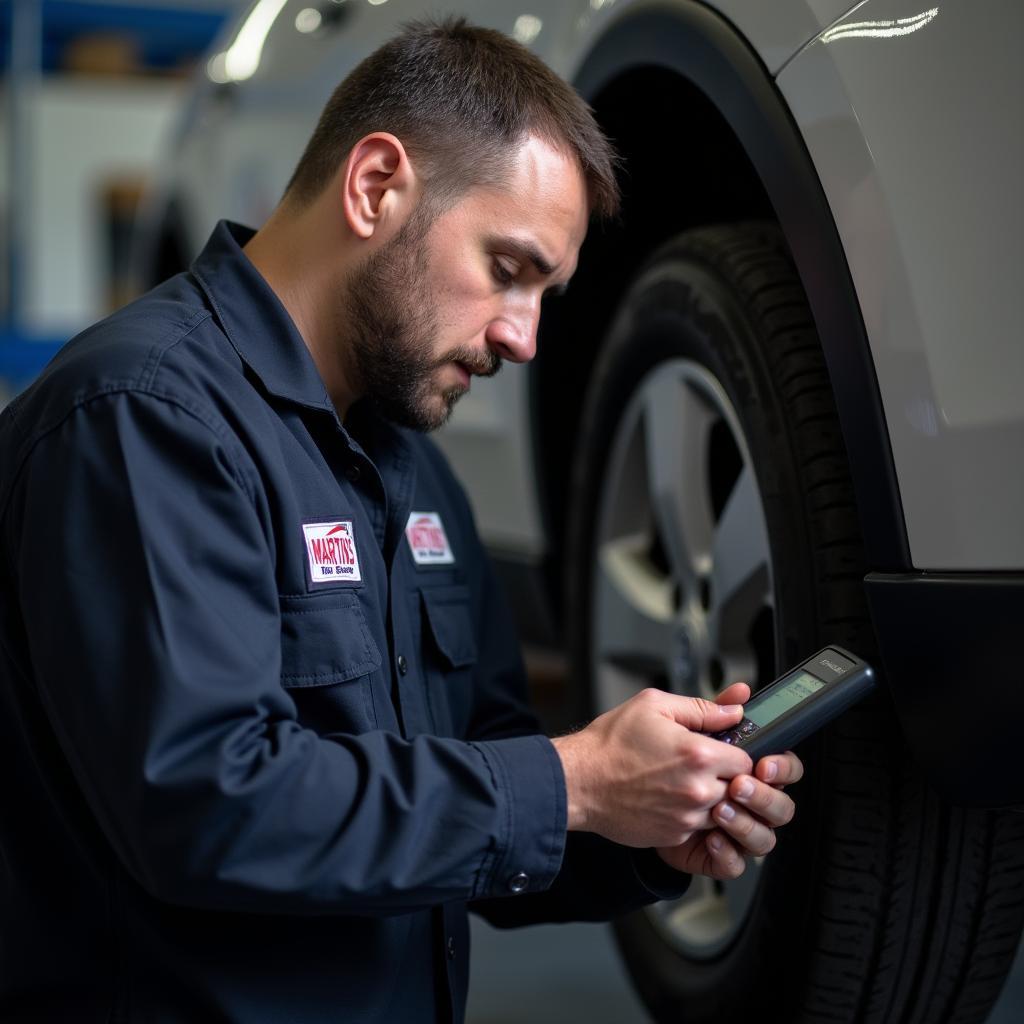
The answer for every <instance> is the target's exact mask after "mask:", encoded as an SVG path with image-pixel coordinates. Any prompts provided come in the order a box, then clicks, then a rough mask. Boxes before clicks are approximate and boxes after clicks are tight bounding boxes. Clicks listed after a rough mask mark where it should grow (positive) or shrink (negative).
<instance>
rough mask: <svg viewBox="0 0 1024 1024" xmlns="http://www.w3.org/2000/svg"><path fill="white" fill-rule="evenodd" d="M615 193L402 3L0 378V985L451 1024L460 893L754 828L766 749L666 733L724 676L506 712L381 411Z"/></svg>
mask: <svg viewBox="0 0 1024 1024" xmlns="http://www.w3.org/2000/svg"><path fill="white" fill-rule="evenodd" d="M615 202H616V193H615V185H614V177H613V173H612V154H611V151H610V149H609V147H608V144H607V142H606V141H605V140H604V139H603V138H602V137H601V135H600V132H599V131H598V130H597V128H596V126H595V124H594V122H593V121H592V119H591V117H590V114H589V112H588V111H587V109H586V107H585V106H584V105H583V104H582V102H581V101H580V100H579V99H578V98H577V97H576V96H575V95H574V94H573V93H572V92H571V90H570V89H569V88H568V87H567V86H565V85H564V84H563V83H561V82H560V81H559V79H557V77H556V76H554V75H553V74H552V73H551V72H550V71H549V70H548V69H547V68H546V67H544V65H543V64H541V63H540V62H539V61H538V60H537V59H536V58H534V57H532V56H531V55H530V54H529V53H528V52H527V51H525V50H524V49H522V48H521V47H519V46H518V45H516V44H514V43H512V42H511V41H510V40H508V39H506V38H505V37H503V36H501V35H499V34H498V33H494V32H488V31H481V30H477V29H473V28H471V27H468V26H466V25H465V24H463V23H459V22H450V23H445V24H442V25H419V26H413V27H411V28H410V29H409V30H408V31H406V32H405V33H404V34H403V35H402V36H400V37H398V38H397V39H396V40H393V41H392V42H391V43H389V44H387V45H386V46H385V47H383V48H382V49H381V50H380V51H378V52H377V53H376V54H374V55H373V56H371V57H370V58H368V59H367V60H366V61H365V62H364V63H363V64H362V65H360V67H359V68H357V69H356V70H355V71H354V72H353V74H352V75H351V76H350V77H349V78H348V79H347V80H346V81H345V82H343V83H342V85H341V86H340V87H339V89H338V91H337V92H336V93H335V95H334V97H333V98H332V99H331V101H330V102H329V104H328V106H327V108H326V110H325V111H324V114H323V117H322V119H321V122H320V124H319V126H318V128H317V130H316V132H315V134H314V136H313V138H312V140H311V142H310V144H309V147H308V149H307V151H306V153H305V155H304V156H303V158H302V161H301V162H300V164H299V167H298V169H297V171H296V173H295V176H294V178H293V180H292V182H291V183H290V185H289V187H288V190H287V193H286V195H285V197H284V199H283V201H282V203H281V205H280V207H279V208H278V210H277V211H276V212H275V213H274V215H273V216H272V217H271V218H270V220H269V221H268V223H267V224H266V225H265V226H264V227H263V229H262V230H260V231H259V232H258V233H256V234H255V235H254V234H253V233H252V232H251V231H248V230H246V229H243V228H240V227H238V226H236V225H229V224H226V223H222V224H221V225H219V226H218V228H217V230H216V231H215V232H214V235H213V237H212V238H211V240H210V242H209V243H208V245H207V247H206V249H205V250H204V252H203V254H202V255H201V256H200V257H199V259H198V260H197V261H196V263H195V264H194V266H193V268H192V270H191V271H190V272H189V273H187V274H183V275H179V276H178V277H176V278H173V279H172V280H170V281H169V282H167V283H165V284H164V285H162V286H161V287H159V288H157V289H156V290H155V291H153V292H152V293H150V294H149V295H147V296H145V297H143V298H142V299H141V300H139V301H138V302H136V303H134V304H133V305H131V306H129V307H127V308H126V309H124V310H122V311H120V312H119V313H117V314H115V315H114V316H113V317H111V318H109V319H108V320H106V321H105V322H103V323H101V324H99V325H97V326H95V327H93V328H91V329H90V330H88V331H86V332H85V333H84V334H82V335H80V336H79V337H78V338H76V339H75V340H73V341H72V342H71V343H69V345H68V346H67V347H66V348H65V349H64V350H63V352H62V353H61V354H60V355H59V356H58V357H57V359H56V360H55V361H54V362H53V363H52V364H51V366H50V367H48V368H47V370H46V371H45V372H44V373H43V375H42V377H41V378H40V380H39V381H38V382H37V383H36V384H35V385H34V386H33V387H32V388H31V389H30V390H29V391H28V392H27V393H26V394H24V395H22V396H20V397H19V399H18V400H16V401H15V402H14V403H12V405H11V406H10V407H9V408H8V409H7V410H5V412H4V413H3V416H2V420H0V480H2V484H0V526H2V545H3V553H4V558H3V561H2V565H3V569H2V571H3V573H4V579H3V586H2V589H0V593H2V598H0V600H2V611H3V623H2V634H0V638H2V643H0V652H2V653H0V657H2V662H0V664H2V671H3V677H2V678H3V690H2V692H3V719H2V723H0V729H2V730H3V732H2V742H0V750H2V754H0V757H2V758H3V763H2V767H3V771H2V773H0V777H2V779H3V787H4V790H3V808H4V810H3V816H2V824H0V829H2V832H0V837H2V847H0V852H2V855H3V856H2V860H0V870H2V872H3V874H2V878H3V888H2V893H3V896H2V900H3V904H2V908H0V919H2V921H3V926H2V927H3V945H2V953H0V957H2V960H0V965H2V968H0V969H2V975H0V985H2V995H0V1017H2V1018H3V1019H4V1020H5V1021H33V1022H34V1021H39V1020H70V1019H73V1020H75V1021H77V1022H86V1021H100V1020H103V1021H108V1020H118V1021H161V1022H163V1021H168V1022H170V1021H174V1022H190V1024H192V1022H201V1021H220V1020H231V1021H261V1022H262V1021H267V1022H278V1021H296V1022H302V1024H315V1022H319V1021H339V1020H343V1021H358V1022H368V1021H421V1020H422V1021H426V1020H456V1021H457V1020H460V1019H461V1018H462V1015H463V1008H464V1003H465V990H466V981H467V972H468V929H467V924H466V921H467V917H466V909H467V904H469V905H470V906H472V908H473V909H475V910H477V911H479V912H480V913H482V914H484V915H485V916H487V917H488V918H489V919H490V920H492V921H494V922H495V923H498V924H521V923H527V922H530V921H542V920H568V919H573V918H606V917H608V916H610V915H613V914H616V913H620V912H623V911H626V910H630V909H634V908H636V907H639V906H642V905H644V904H645V903H649V902H652V901H654V900H656V899H658V898H660V897H674V896H678V895H680V894H681V893H682V892H683V891H684V890H685V888H686V884H687V875H686V874H685V873H687V872H690V873H692V872H703V873H706V874H710V875H713V876H714V877H717V878H731V877H735V876H736V875H738V874H739V873H740V872H741V871H742V869H743V858H744V856H745V855H746V854H762V853H766V852H768V851H769V850H770V849H771V847H772V845H773V842H774V838H773V833H772V828H773V827H774V826H776V825H780V824H783V823H784V822H785V821H787V820H788V819H789V817H790V816H791V814H792V811H793V805H792V801H791V800H790V798H789V797H788V796H787V795H786V794H785V793H783V792H782V791H781V788H780V787H781V786H782V785H784V784H785V783H788V782H792V781H795V780H796V779H797V778H798V777H799V775H800V773H801V767H800V764H799V762H798V761H797V759H796V758H795V757H794V756H792V755H786V756H781V757H775V758H767V759H765V760H764V761H762V762H761V763H760V764H758V765H757V766H756V769H755V767H754V766H752V765H751V763H750V759H749V758H748V757H747V756H746V755H745V754H743V753H742V752H740V751H738V750H736V749H734V748H731V747H729V746H727V745H725V744H721V743H718V742H717V741H714V740H712V739H710V738H709V737H707V736H704V735H701V733H703V732H709V731H713V730H717V729H721V728H724V727H726V726H729V725H732V724H734V723H735V722H736V721H737V720H738V718H739V716H740V714H741V711H740V708H739V706H738V705H739V704H740V703H741V702H742V701H743V700H745V699H746V698H747V696H748V690H747V688H746V687H745V686H744V685H742V684H736V685H734V686H732V687H730V688H729V689H728V690H727V691H726V692H725V694H723V696H722V698H720V703H719V704H712V703H708V702H704V701H698V700H692V699H689V698H683V697H678V696H672V695H669V694H663V693H659V692H656V691H647V692H644V693H642V694H640V695H638V696H637V697H636V698H634V699H633V700H631V701H628V702H627V703H626V704H624V705H622V706H621V707H619V708H617V709H615V710H613V711H611V712H608V713H607V714H605V715H602V716H601V717H600V718H598V719H597V720H596V721H595V722H593V723H592V724H591V725H589V726H588V727H587V728H585V729H582V730H581V731H579V732H577V733H575V734H573V735H570V736H564V737H560V738H558V739H555V740H553V741H552V740H548V739H547V738H545V737H543V736H541V735H540V734H539V732H538V730H537V726H536V722H535V721H534V719H533V718H532V717H531V716H530V715H529V713H528V712H527V711H526V709H525V706H524V684H523V672H522V666H521V663H520V659H519V655H518V652H517V650H516V643H515V640H514V637H513V631H512V627H511V623H510V618H509V613H508V610H507V608H506V606H505V604H504V602H503V600H502V598H501V596H500V594H499V592H498V589H497V587H496V585H495V583H494V580H493V578H492V574H491V569H490V566H489V565H488V562H487V559H486V556H485V554H484V552H483V550H482V548H481V545H480V542H479V539H478V538H477V535H476V533H475V530H474V528H473V523H472V518H471V514H470V511H469V508H468V506H467V504H466V501H465V498H464V497H463V495H462V492H461V490H460V489H459V487H458V485H457V484H456V482H455V480H454V479H453V477H452V475H451V473H450V471H449V469H448V467H447V466H446V464H445V463H444V461H443V459H442V458H441V456H440V454H439V453H438V451H437V449H436V448H435V447H434V446H433V445H432V444H430V443H429V442H428V441H427V440H426V439H425V438H423V437H422V436H421V434H420V433H417V432H422V431H426V430H430V429H432V428H434V427H436V426H438V425H440V424H441V423H442V422H444V420H445V418H446V417H447V415H448V413H449V411H450V408H451V406H452V404H453V403H454V402H455V400H456V399H457V398H458V396H459V395H461V394H463V393H464V392H465V391H466V390H467V389H468V388H469V386H470V380H471V378H472V377H473V376H474V375H481V374H483V375H486V374H491V373H494V372H495V371H496V370H497V369H498V367H499V365H500V363H501V361H503V360H511V361H515V362H522V361H525V360H528V359H530V358H531V357H532V356H533V354H534V349H535V342H536V331H537V321H538V317H539V312H540V304H541V298H542V296H543V294H544V292H545V291H546V290H548V289H549V288H559V287H562V286H564V285H565V284H567V283H568V281H569V279H570V278H571V276H572V273H573V269H574V267H575V264H576V259H577V254H578V252H579V248H580V245H581V244H582V241H583V238H584V234H585V232H586V227H587V220H588V216H589V213H590V211H591V210H592V209H593V210H596V211H597V212H598V213H603V214H608V213H611V212H613V211H614V207H615ZM410 428H411V429H410Z"/></svg>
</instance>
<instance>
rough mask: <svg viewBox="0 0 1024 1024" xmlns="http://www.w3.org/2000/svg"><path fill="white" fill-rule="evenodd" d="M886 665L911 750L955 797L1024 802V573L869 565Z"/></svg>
mask: <svg viewBox="0 0 1024 1024" xmlns="http://www.w3.org/2000/svg"><path fill="white" fill-rule="evenodd" d="M865 584H866V587H867V595H868V601H869V603H870V606H871V616H872V619H873V620H874V623H875V630H876V632H877V634H878V642H879V647H880V650H881V654H882V665H883V667H884V669H885V675H886V678H887V681H888V684H889V690H890V692H891V694H892V698H893V702H894V704H895V706H896V713H897V716H898V718H899V721H900V725H901V726H902V728H903V734H904V736H905V737H906V740H907V743H908V745H909V747H910V750H911V753H912V754H913V755H914V757H915V758H916V759H917V760H918V761H919V762H920V763H921V765H922V767H923V768H924V769H925V772H926V774H927V776H928V779H929V782H931V784H932V785H933V786H934V787H935V789H936V790H938V791H939V792H940V793H941V794H942V795H943V796H944V797H946V798H947V799H948V800H950V801H952V802H953V803H957V804H962V805H965V806H972V807H1008V806H1021V805H1024V772H1021V768H1020V750H1019V748H1018V742H1019V741H1018V740H1015V739H1014V736H1015V735H1016V729H1017V724H1018V723H1019V722H1020V721H1022V720H1024V654H1022V651H1021V647H1020V646H1019V642H1020V637H1019V633H1020V624H1021V623H1024V574H1016V573H1015V574H1009V573H1007V574H995V573H993V574H976V573H970V574H968V573H920V574H914V573H906V574H885V573H871V574H870V575H869V576H868V577H867V580H866V581H865Z"/></svg>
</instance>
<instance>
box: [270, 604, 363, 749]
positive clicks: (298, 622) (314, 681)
mask: <svg viewBox="0 0 1024 1024" xmlns="http://www.w3.org/2000/svg"><path fill="white" fill-rule="evenodd" d="M380 663H381V657H380V651H379V650H378V648H377V644H376V643H375V641H374V639H373V636H372V634H371V633H370V629H369V627H368V626H367V623H366V619H365V618H364V616H363V610H362V607H361V606H360V603H359V598H358V596H357V595H356V594H354V593H345V592H342V593H334V594H316V595H312V596H308V597H307V596H304V595H302V596H299V595H295V596H287V597H282V598H281V685H282V686H284V687H285V688H286V689H287V690H288V694H289V696H290V697H291V698H292V700H293V701H295V705H296V707H297V708H298V712H299V721H300V722H301V723H302V724H303V725H305V726H308V727H309V728H311V729H315V730H316V731H317V732H319V733H331V732H356V733H358V732H366V731H367V730H369V729H374V728H376V724H377V716H376V714H375V711H374V702H373V690H372V679H371V676H372V674H373V673H375V672H376V671H377V670H378V669H379V668H380Z"/></svg>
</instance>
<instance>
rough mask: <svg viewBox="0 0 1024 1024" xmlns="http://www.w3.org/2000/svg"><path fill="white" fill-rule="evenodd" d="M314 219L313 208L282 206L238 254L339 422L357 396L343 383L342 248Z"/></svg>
mask: <svg viewBox="0 0 1024 1024" xmlns="http://www.w3.org/2000/svg"><path fill="white" fill-rule="evenodd" d="M317 216H318V211H315V210H314V209H313V208H307V209H304V210H298V211H295V210H292V209H290V208H289V207H288V206H287V205H286V204H282V205H281V206H279V207H278V208H277V209H276V210H275V211H274V213H273V214H272V215H271V217H270V219H269V220H268V221H267V222H266V224H264V225H263V227H262V228H260V230H259V231H257V232H256V234H255V235H254V236H253V237H252V238H251V239H250V240H249V242H248V243H247V244H246V245H245V248H244V252H245V254H246V256H247V257H248V258H249V260H250V262H251V263H252V265H253V266H254V267H255V268H256V269H257V270H258V271H259V273H260V274H261V276H262V277H263V279H264V280H265V281H266V282H267V284H268V285H269V286H270V288H271V289H272V290H273V292H274V294H275V295H277V297H278V299H279V300H280V301H281V304H282V305H283V306H284V308H285V309H286V310H287V312H288V315H289V316H290V317H291V318H292V321H293V323H294V324H295V327H296V329H297V330H298V332H299V334H300V335H301V337H302V340H303V341H304V342H305V344H306V347H307V348H308V349H309V353H310V355H311V356H312V357H313V363H314V364H315V366H316V368H317V370H318V371H319V373H320V376H321V378H322V379H323V382H324V386H325V388H326V389H327V393H328V395H329V396H330V398H331V401H332V402H333V403H334V407H335V409H337V412H338V416H339V417H340V418H341V419H344V418H345V415H346V413H347V412H348V409H349V407H350V406H351V404H352V403H353V402H354V401H355V400H356V398H357V397H358V395H357V394H356V393H355V392H354V390H353V389H352V388H351V386H350V384H349V380H350V378H351V370H350V368H349V366H348V361H347V359H346V350H345V345H344V335H343V327H344V325H343V323H342V322H341V320H342V308H341V307H342V303H343V295H344V286H343V275H342V273H341V270H342V264H343V262H344V246H343V243H342V241H341V240H340V239H334V238H333V235H332V234H331V230H330V227H329V226H325V225H324V224H323V222H322V219H321V221H320V222H319V223H318V222H317V219H316V218H317ZM328 236H331V237H328Z"/></svg>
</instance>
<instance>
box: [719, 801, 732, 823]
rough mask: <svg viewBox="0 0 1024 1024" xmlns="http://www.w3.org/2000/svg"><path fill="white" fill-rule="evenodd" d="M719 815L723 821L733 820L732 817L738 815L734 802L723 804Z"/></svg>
mask: <svg viewBox="0 0 1024 1024" xmlns="http://www.w3.org/2000/svg"><path fill="white" fill-rule="evenodd" d="M718 816H719V817H720V818H721V819H722V821H732V819H733V818H735V817H736V808H735V807H733V806H732V804H722V806H721V807H719V808H718Z"/></svg>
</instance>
